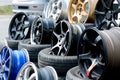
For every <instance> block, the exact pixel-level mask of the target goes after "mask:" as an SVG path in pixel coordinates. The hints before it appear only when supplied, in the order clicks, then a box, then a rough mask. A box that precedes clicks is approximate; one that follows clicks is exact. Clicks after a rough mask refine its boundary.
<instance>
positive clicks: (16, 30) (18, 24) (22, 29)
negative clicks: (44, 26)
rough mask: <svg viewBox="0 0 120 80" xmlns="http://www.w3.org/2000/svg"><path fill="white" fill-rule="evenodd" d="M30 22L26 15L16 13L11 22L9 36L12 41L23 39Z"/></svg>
mask: <svg viewBox="0 0 120 80" xmlns="http://www.w3.org/2000/svg"><path fill="white" fill-rule="evenodd" d="M29 27H30V22H29V19H28V17H27V15H26V14H24V13H18V14H16V15H15V16H14V17H13V19H12V20H11V23H10V26H9V36H10V38H11V39H14V40H22V39H24V38H25V37H26V36H27V34H28V32H29Z"/></svg>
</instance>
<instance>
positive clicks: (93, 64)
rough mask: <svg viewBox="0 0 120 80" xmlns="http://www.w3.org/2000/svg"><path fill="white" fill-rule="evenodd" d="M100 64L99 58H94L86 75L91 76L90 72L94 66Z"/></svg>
mask: <svg viewBox="0 0 120 80" xmlns="http://www.w3.org/2000/svg"><path fill="white" fill-rule="evenodd" d="M97 64H98V62H97V60H96V59H93V60H92V64H91V65H90V67H89V68H88V69H87V71H86V75H87V76H88V77H89V76H90V73H91V71H92V70H93V68H94V67H95V66H96V65H97Z"/></svg>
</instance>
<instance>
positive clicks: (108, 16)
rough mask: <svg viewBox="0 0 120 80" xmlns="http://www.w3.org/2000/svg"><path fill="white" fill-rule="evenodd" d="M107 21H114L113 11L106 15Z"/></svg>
mask: <svg viewBox="0 0 120 80" xmlns="http://www.w3.org/2000/svg"><path fill="white" fill-rule="evenodd" d="M106 19H107V20H112V11H108V12H107V14H106Z"/></svg>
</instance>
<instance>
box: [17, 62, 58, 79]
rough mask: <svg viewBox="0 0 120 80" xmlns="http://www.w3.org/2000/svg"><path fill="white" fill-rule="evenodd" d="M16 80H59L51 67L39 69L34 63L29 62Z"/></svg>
mask: <svg viewBox="0 0 120 80" xmlns="http://www.w3.org/2000/svg"><path fill="white" fill-rule="evenodd" d="M16 80H58V76H57V73H56V71H55V69H54V68H53V67H51V66H46V67H44V68H37V67H36V66H35V65H34V64H33V63H32V62H28V63H26V64H24V65H23V66H22V68H21V69H20V71H19V73H18V75H17V78H16Z"/></svg>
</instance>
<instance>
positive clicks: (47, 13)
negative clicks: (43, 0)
mask: <svg viewBox="0 0 120 80" xmlns="http://www.w3.org/2000/svg"><path fill="white" fill-rule="evenodd" d="M57 1H61V2H62V6H61V12H60V14H59V15H58V18H57V19H54V18H53V17H52V18H53V19H54V20H55V22H57V21H58V20H59V18H60V16H61V13H62V8H63V0H57ZM54 2H56V0H50V2H49V3H48V6H47V7H46V10H45V18H51V17H49V11H50V12H51V11H52V9H50V8H51V5H52V4H53V3H54ZM49 9H50V10H49Z"/></svg>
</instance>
